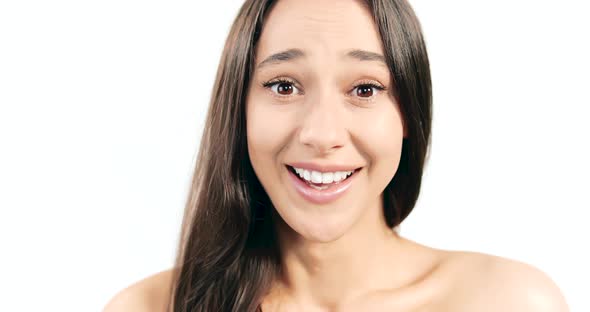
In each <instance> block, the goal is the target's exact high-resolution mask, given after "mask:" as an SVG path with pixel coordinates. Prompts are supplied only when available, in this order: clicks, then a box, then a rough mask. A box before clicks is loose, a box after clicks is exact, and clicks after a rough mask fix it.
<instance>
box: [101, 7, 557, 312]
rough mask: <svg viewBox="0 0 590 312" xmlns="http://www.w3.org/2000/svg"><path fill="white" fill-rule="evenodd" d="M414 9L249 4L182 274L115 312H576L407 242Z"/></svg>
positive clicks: (421, 82)
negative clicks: (401, 231)
mask: <svg viewBox="0 0 590 312" xmlns="http://www.w3.org/2000/svg"><path fill="white" fill-rule="evenodd" d="M430 128H431V85H430V72H429V63H428V56H427V53H426V49H425V45H424V41H423V38H422V34H421V30H420V26H419V23H418V20H417V19H416V17H415V15H414V13H413V11H412V9H411V8H410V6H409V4H408V3H407V2H405V1H403V0H375V1H353V0H350V1H342V0H330V1H328V0H326V1H311V0H280V1H266V0H248V1H246V2H245V3H244V5H243V7H242V9H241V10H240V12H239V15H238V17H237V18H236V20H235V22H234V25H233V27H232V29H231V31H230V34H229V37H228V39H227V42H226V46H225V50H224V53H223V56H222V59H221V63H220V66H219V69H218V75H217V79H216V82H215V86H214V92H213V98H212V101H211V104H210V110H209V112H208V116H207V123H206V127H205V131H204V135H203V138H202V141H201V147H200V151H199V156H198V161H197V167H196V171H195V174H194V180H193V184H192V189H191V192H190V196H189V198H188V201H187V205H186V211H185V215H184V222H183V230H182V237H181V242H180V248H179V253H178V258H177V263H176V266H175V269H172V270H168V271H164V272H161V273H158V274H156V275H154V276H151V277H149V278H146V279H144V280H142V281H140V282H138V283H136V284H134V285H132V286H131V287H129V288H127V289H125V290H124V291H122V292H121V293H120V294H118V295H117V296H116V297H115V298H114V299H113V300H112V301H111V303H110V304H109V305H108V306H107V308H106V311H130V310H133V311H167V310H169V311H264V312H268V311H567V307H566V304H565V302H564V300H563V297H562V295H561V293H560V291H559V290H558V288H557V287H556V286H555V284H554V283H553V282H552V281H551V279H550V278H548V277H547V276H546V275H545V274H543V273H542V272H541V271H539V270H537V269H536V268H533V267H531V266H529V265H526V264H523V263H520V262H517V261H513V260H509V259H505V258H500V257H496V256H492V255H486V254H482V253H477V252H461V251H451V250H440V249H436V248H431V247H428V246H424V245H421V244H419V243H416V242H413V241H411V240H409V239H406V238H403V237H401V236H400V234H399V233H398V231H397V229H398V227H399V225H400V223H401V222H402V221H403V220H404V219H405V218H406V217H407V216H408V214H409V213H410V212H411V211H412V208H413V207H414V205H415V203H416V200H417V198H418V195H419V191H420V183H421V178H422V173H423V167H424V164H425V159H426V154H427V150H428V145H429V140H430Z"/></svg>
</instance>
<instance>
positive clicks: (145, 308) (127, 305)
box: [103, 269, 173, 312]
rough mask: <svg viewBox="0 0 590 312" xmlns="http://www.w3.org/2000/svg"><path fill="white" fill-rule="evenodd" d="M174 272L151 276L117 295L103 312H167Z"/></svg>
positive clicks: (170, 270)
mask: <svg viewBox="0 0 590 312" xmlns="http://www.w3.org/2000/svg"><path fill="white" fill-rule="evenodd" d="M172 273H173V270H172V269H169V270H166V271H161V272H158V273H156V274H153V275H150V276H148V277H146V278H144V279H142V280H140V281H138V282H135V283H134V284H132V285H130V286H128V287H127V288H125V289H123V290H121V291H120V292H119V293H117V294H116V295H115V296H114V297H113V298H112V299H111V300H110V301H109V302H108V303H107V305H106V306H105V307H104V310H103V312H120V311H139V312H165V311H166V305H167V303H168V299H169V297H170V289H169V288H170V284H171V283H172Z"/></svg>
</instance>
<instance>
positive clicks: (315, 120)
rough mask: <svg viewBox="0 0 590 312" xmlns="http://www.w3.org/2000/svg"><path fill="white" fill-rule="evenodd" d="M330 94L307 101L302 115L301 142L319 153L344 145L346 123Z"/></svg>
mask: <svg viewBox="0 0 590 312" xmlns="http://www.w3.org/2000/svg"><path fill="white" fill-rule="evenodd" d="M329 97H330V96H329V95H328V94H324V95H322V96H318V97H317V98H316V100H315V101H312V102H310V103H307V104H308V105H306V110H305V113H304V115H303V117H302V122H301V129H300V132H299V142H300V143H302V144H303V145H305V146H307V147H310V148H312V149H313V150H314V151H315V152H316V153H317V154H321V155H323V154H328V153H331V152H333V151H334V150H336V149H339V148H341V147H342V146H343V145H344V142H345V139H346V125H345V124H344V122H343V120H342V118H341V114H340V112H339V111H338V110H339V105H338V103H337V102H335V101H334V100H333V99H334V98H336V97H332V100H330V98H329Z"/></svg>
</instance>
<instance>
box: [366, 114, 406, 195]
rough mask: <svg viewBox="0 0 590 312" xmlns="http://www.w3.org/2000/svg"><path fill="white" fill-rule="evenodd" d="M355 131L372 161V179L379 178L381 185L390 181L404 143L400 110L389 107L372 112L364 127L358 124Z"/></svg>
mask: <svg viewBox="0 0 590 312" xmlns="http://www.w3.org/2000/svg"><path fill="white" fill-rule="evenodd" d="M393 107H394V106H393ZM355 133H357V134H358V137H359V141H360V142H362V144H363V149H364V151H365V153H366V155H365V157H367V158H368V159H369V161H370V173H371V175H370V176H371V178H372V180H377V181H376V182H377V183H378V184H379V185H381V184H387V183H389V181H390V180H391V178H393V176H394V175H395V172H396V171H397V168H398V165H399V160H400V157H401V151H402V143H403V124H402V119H401V115H400V114H399V112H398V110H397V109H395V108H389V109H387V110H385V111H382V112H380V113H376V114H372V116H371V118H370V120H365V121H364V122H363V123H362V127H361V125H360V124H357V126H356V129H355Z"/></svg>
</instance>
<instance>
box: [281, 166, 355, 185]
mask: <svg viewBox="0 0 590 312" xmlns="http://www.w3.org/2000/svg"><path fill="white" fill-rule="evenodd" d="M285 166H286V167H287V170H289V171H290V172H291V173H292V174H293V175H295V176H296V177H297V178H298V179H299V180H301V181H303V182H305V183H306V184H307V185H309V186H312V187H314V188H316V189H325V188H328V187H329V186H331V185H336V184H340V183H342V182H344V181H346V180H348V179H350V177H352V176H353V175H355V174H356V173H357V172H359V171H360V170H361V169H362V167H360V168H356V169H354V170H353V171H352V172H344V171H339V172H330V173H322V176H321V179H320V178H319V176H318V175H317V173H315V179H311V177H310V175H311V174H312V173H311V172H312V171H311V170H309V171H308V172H307V173H306V172H304V171H299V172H297V170H295V168H293V167H292V166H289V165H285ZM306 171H307V170H306ZM306 177H307V178H309V179H305V178H306ZM310 180H314V181H316V182H312V181H310ZM320 180H321V182H319V181H320Z"/></svg>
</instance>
